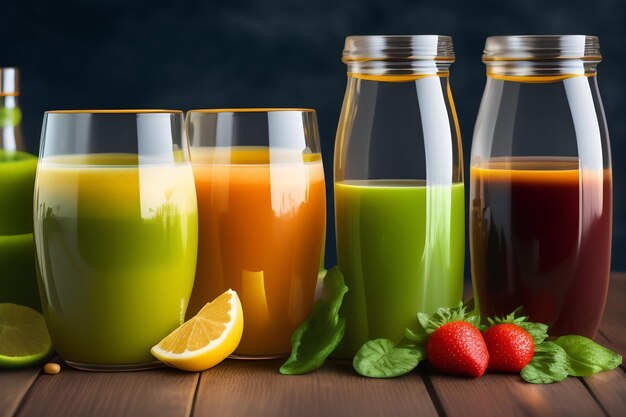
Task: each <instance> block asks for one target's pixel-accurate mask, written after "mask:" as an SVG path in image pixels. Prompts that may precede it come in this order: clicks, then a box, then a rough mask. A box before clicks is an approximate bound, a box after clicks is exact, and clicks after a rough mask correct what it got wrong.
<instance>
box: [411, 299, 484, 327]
mask: <svg viewBox="0 0 626 417" xmlns="http://www.w3.org/2000/svg"><path fill="white" fill-rule="evenodd" d="M417 320H418V321H419V323H420V324H421V326H422V328H423V331H424V333H425V334H426V335H430V334H432V333H434V332H435V330H437V329H438V328H440V327H441V326H443V325H444V324H446V323H451V322H453V321H466V322H468V323H470V324H472V325H474V326H476V327H478V328H479V329H480V330H482V329H481V325H480V317H479V316H476V315H471V314H468V313H467V312H466V306H464V305H463V303H459V306H458V307H456V308H446V307H440V308H438V309H437V311H435V312H434V313H433V314H430V315H429V314H426V313H417ZM417 334H419V333H417Z"/></svg>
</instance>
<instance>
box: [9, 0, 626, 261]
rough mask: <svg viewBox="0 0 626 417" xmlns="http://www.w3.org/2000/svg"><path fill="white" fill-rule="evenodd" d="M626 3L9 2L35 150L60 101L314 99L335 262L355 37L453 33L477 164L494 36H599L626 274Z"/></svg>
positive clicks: (461, 99) (117, 104)
mask: <svg viewBox="0 0 626 417" xmlns="http://www.w3.org/2000/svg"><path fill="white" fill-rule="evenodd" d="M624 3H625V2H623V1H622V0H594V1H592V2H591V1H573V0H570V1H547V0H519V1H504V0H498V1H495V0H489V1H467V0H448V1H444V0H439V1H436V0H435V1H428V2H426V1H392V0H369V1H358V0H337V1H329V0H320V1H309V2H293V1H287V0H276V1H271V0H249V1H240V2H237V1H220V2H209V1H204V2H202V1H196V2H184V1H178V2H164V1H158V0H137V1H124V0H89V1H88V0H84V1H78V0H73V1H65V2H64V3H63V5H58V4H53V2H39V3H36V2H31V1H27V0H2V3H1V5H0V40H1V42H2V43H1V46H0V65H3V66H9V65H13V66H17V67H20V68H21V70H22V109H23V112H24V120H23V129H24V133H25V136H26V141H27V144H28V146H29V149H30V150H31V151H36V150H37V146H38V141H39V131H40V127H41V120H42V115H43V112H44V111H45V110H49V109H75V108H76V109H78V108H174V109H182V110H189V109H193V108H203V107H312V108H315V109H317V111H318V116H319V125H320V132H321V139H322V147H323V156H324V160H325V168H326V176H327V181H328V183H329V187H328V192H329V224H328V226H329V234H328V238H329V239H328V245H327V258H326V261H327V264H334V263H335V253H334V233H333V229H334V224H333V221H332V220H333V219H332V210H333V209H332V194H331V193H332V186H330V185H331V184H332V155H333V144H334V138H335V129H336V126H337V121H338V118H339V112H340V108H341V103H342V100H343V94H344V89H345V82H346V79H345V67H344V65H343V64H342V63H341V50H342V47H343V41H344V38H345V37H346V36H347V35H353V34H430V33H437V34H448V35H452V36H453V38H454V44H455V49H456V53H457V61H456V63H455V64H454V65H453V67H452V75H451V83H452V88H453V93H454V98H455V101H456V104H457V111H458V115H459V120H460V124H461V132H462V135H463V146H464V151H465V162H466V165H465V168H466V178H467V168H468V165H467V162H468V158H469V154H470V145H471V137H472V130H473V127H474V119H475V118H476V113H477V111H478V106H479V103H480V97H481V94H482V90H483V87H484V83H485V69H484V66H483V64H482V62H481V59H480V58H481V53H482V48H483V45H484V40H485V37H486V36H489V35H498V34H499V35H504V34H595V35H599V36H600V43H601V47H602V53H603V55H604V62H603V63H602V64H600V66H599V82H600V89H601V93H602V97H603V100H604V105H605V110H606V116H607V119H608V122H609V130H610V134H611V139H612V152H613V167H614V184H615V185H614V190H615V200H614V213H615V214H614V221H613V224H614V228H613V269H618V270H626V257H625V256H623V255H622V254H624V253H626V224H625V223H626V216H625V215H624V213H625V212H626V175H625V172H626V171H625V170H624V168H623V167H624V164H625V163H626V161H625V160H624V158H625V157H626V145H625V143H624V137H625V133H626V132H625V130H626V120H625V117H624V93H625V88H624V86H625V85H624V81H623V78H624V77H625V76H626V73H625V72H624V66H625V65H626V53H625V48H626V37H625V30H624V29H625V26H626V21H625V18H626V17H625V16H626V13H625V12H626V10H625V6H624Z"/></svg>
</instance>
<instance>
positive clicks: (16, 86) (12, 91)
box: [0, 67, 20, 96]
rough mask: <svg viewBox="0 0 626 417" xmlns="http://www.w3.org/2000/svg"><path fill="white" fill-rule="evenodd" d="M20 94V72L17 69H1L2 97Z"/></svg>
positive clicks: (0, 87)
mask: <svg viewBox="0 0 626 417" xmlns="http://www.w3.org/2000/svg"><path fill="white" fill-rule="evenodd" d="M19 94H20V72H19V70H18V69H17V68H11V67H6V68H0V96H18V95H19Z"/></svg>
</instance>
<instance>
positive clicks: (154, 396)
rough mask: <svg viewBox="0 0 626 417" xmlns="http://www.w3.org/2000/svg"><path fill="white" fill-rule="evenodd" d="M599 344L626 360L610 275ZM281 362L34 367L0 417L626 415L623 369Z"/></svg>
mask: <svg viewBox="0 0 626 417" xmlns="http://www.w3.org/2000/svg"><path fill="white" fill-rule="evenodd" d="M597 341H599V342H600V343H602V344H604V345H605V346H608V347H610V348H612V349H614V350H615V351H617V352H619V353H620V354H622V355H624V354H626V274H623V273H619V274H617V273H614V274H612V277H611V284H610V288H609V297H608V302H607V306H606V310H605V315H604V319H603V321H602V326H601V328H600V332H599V334H598V336H597ZM280 363H281V362H280V361H235V360H227V361H225V362H224V363H222V364H220V365H218V366H217V367H215V368H213V369H210V370H208V371H205V372H202V373H186V372H182V371H177V370H175V369H169V368H163V369H158V370H151V371H142V372H128V373H104V372H103V373H99V372H84V371H77V370H73V369H71V368H68V367H67V366H64V367H63V369H62V371H61V373H60V374H58V375H45V374H43V373H42V372H41V368H30V369H21V370H10V371H7V370H3V371H0V417H9V416H20V417H24V416H106V417H115V416H150V417H158V416H181V417H183V416H198V417H200V416H224V417H226V416H265V415H267V416H324V417H331V416H350V415H354V416H359V417H365V416H393V417H400V416H418V415H419V416H463V417H468V416H481V417H484V416H490V415H494V416H533V415H536V416H557V415H558V416H561V415H562V416H587V417H591V416H607V415H608V416H626V373H625V368H624V365H622V367H620V368H618V369H616V370H613V371H610V372H604V373H601V374H597V375H594V376H592V377H588V378H573V377H570V378H568V379H567V380H565V381H563V382H560V383H557V384H552V385H532V384H527V383H525V382H524V381H522V380H521V379H520V378H519V376H516V375H500V374H485V375H484V376H483V377H481V378H478V379H473V380H472V379H465V378H459V377H454V376H448V375H442V374H439V373H437V372H435V371H434V370H432V369H431V368H429V367H428V364H427V363H425V364H422V365H420V366H419V367H418V370H417V371H414V372H412V373H410V374H409V375H406V376H404V377H400V378H395V379H388V380H380V379H368V378H363V377H360V376H358V375H357V374H356V373H355V372H354V371H353V370H352V367H351V365H350V363H348V362H338V361H327V363H326V364H325V365H324V367H323V368H322V369H320V370H318V371H317V372H315V373H313V374H309V375H301V376H283V375H280V374H279V373H278V367H279V365H280Z"/></svg>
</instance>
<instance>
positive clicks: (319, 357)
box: [280, 266, 348, 375]
mask: <svg viewBox="0 0 626 417" xmlns="http://www.w3.org/2000/svg"><path fill="white" fill-rule="evenodd" d="M346 292H348V287H346V284H345V283H344V279H343V275H342V274H341V271H340V270H339V268H338V267H336V266H335V267H334V268H332V269H330V270H329V271H328V272H327V273H326V276H325V277H324V289H323V291H322V297H321V298H320V299H319V300H317V301H316V302H315V304H314V305H313V311H312V312H311V315H310V316H309V317H308V318H307V319H306V320H305V321H304V323H302V324H301V325H300V327H298V328H297V329H296V331H295V332H294V334H293V336H292V337H291V344H292V348H291V355H290V356H289V359H287V361H286V362H285V363H284V364H283V365H282V366H281V367H280V373H281V374H284V375H297V374H305V373H308V372H313V371H314V370H316V369H317V368H319V367H320V366H322V364H323V363H324V361H325V360H326V358H327V357H328V355H330V354H331V353H332V351H333V350H335V348H336V347H337V345H338V344H339V342H341V339H342V338H343V334H344V331H345V325H346V323H345V320H344V319H343V318H340V317H339V308H340V307H341V303H342V301H343V296H344V295H345V294H346Z"/></svg>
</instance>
